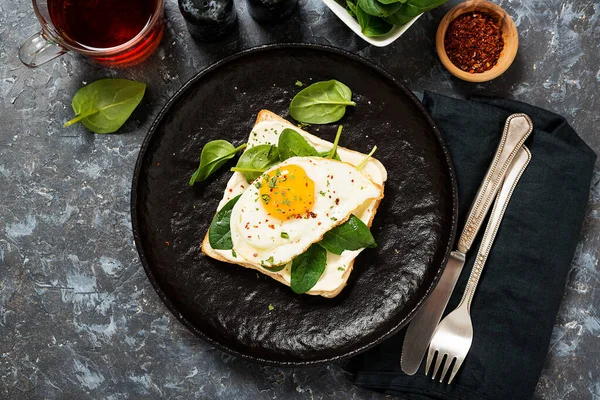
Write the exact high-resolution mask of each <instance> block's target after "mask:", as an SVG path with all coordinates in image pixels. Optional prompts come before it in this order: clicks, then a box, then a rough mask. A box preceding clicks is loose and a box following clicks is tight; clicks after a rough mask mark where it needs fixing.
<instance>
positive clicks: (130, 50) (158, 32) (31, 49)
mask: <svg viewBox="0 0 600 400" xmlns="http://www.w3.org/2000/svg"><path fill="white" fill-rule="evenodd" d="M49 1H53V0H33V9H34V10H35V14H36V16H37V18H38V20H39V21H40V24H41V25H42V30H41V31H40V32H38V33H36V34H35V35H33V36H31V37H30V38H29V39H27V40H26V41H25V43H23V44H22V45H21V48H20V49H19V59H20V60H21V62H22V63H23V64H25V65H26V66H28V67H30V68H35V67H37V66H39V65H42V64H44V63H46V62H48V61H50V60H52V59H54V58H56V57H59V56H61V55H63V54H65V53H66V52H67V51H74V52H76V53H79V54H81V55H83V56H85V57H88V58H90V59H91V60H94V61H95V62H97V63H98V64H101V65H104V66H108V67H129V66H132V65H135V64H139V63H140V62H142V61H144V60H145V59H146V58H148V57H149V56H150V54H152V53H153V52H154V50H156V48H157V47H158V44H159V43H160V40H161V39H162V36H163V30H164V0H155V3H156V7H155V10H154V12H153V13H152V16H151V18H150V21H149V22H148V23H147V24H146V26H145V27H144V28H143V29H142V30H141V31H140V32H139V33H138V34H137V35H136V36H135V37H133V38H132V39H130V40H129V41H127V42H125V43H123V44H121V45H118V46H115V47H107V48H93V47H86V46H84V45H82V44H80V43H77V42H75V41H74V40H71V39H69V38H68V37H66V36H65V35H64V34H62V33H61V32H60V31H59V30H58V29H57V28H56V26H55V25H54V24H53V23H52V19H51V18H50V11H49V9H48V2H49ZM124 1H127V0H124Z"/></svg>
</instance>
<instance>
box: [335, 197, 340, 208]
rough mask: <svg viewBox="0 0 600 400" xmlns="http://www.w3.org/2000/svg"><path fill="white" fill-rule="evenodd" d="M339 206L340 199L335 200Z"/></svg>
mask: <svg viewBox="0 0 600 400" xmlns="http://www.w3.org/2000/svg"><path fill="white" fill-rule="evenodd" d="M338 204H340V199H339V198H338V199H335V205H336V206H337V205H338Z"/></svg>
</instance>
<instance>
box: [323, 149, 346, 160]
mask: <svg viewBox="0 0 600 400" xmlns="http://www.w3.org/2000/svg"><path fill="white" fill-rule="evenodd" d="M329 153H331V151H321V152H319V157H323V158H329ZM332 160H338V161H342V159H341V158H340V156H339V155H338V153H337V151H336V152H335V154H334V155H333V158H332Z"/></svg>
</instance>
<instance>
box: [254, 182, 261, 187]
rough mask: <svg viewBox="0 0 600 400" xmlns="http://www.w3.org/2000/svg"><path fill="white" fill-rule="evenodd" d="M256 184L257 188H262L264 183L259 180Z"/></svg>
mask: <svg viewBox="0 0 600 400" xmlns="http://www.w3.org/2000/svg"><path fill="white" fill-rule="evenodd" d="M254 186H256V188H257V189H260V188H261V187H262V183H260V182H259V181H257V182H256V183H255V184H254Z"/></svg>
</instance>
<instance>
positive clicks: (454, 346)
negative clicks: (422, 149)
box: [425, 146, 531, 384]
mask: <svg viewBox="0 0 600 400" xmlns="http://www.w3.org/2000/svg"><path fill="white" fill-rule="evenodd" d="M530 159H531V153H530V152H529V149H527V148H526V147H525V146H523V147H522V148H521V150H519V152H518V153H517V155H516V157H515V159H514V161H513V163H512V164H511V166H510V168H509V170H508V172H507V174H506V178H505V179H504V183H503V184H502V188H501V189H500V193H499V194H498V197H497V199H496V202H495V203H494V208H493V209H492V214H491V216H490V220H489V222H488V225H487V227H486V229H485V233H484V235H483V239H482V241H481V246H480V247H479V251H478V253H477V258H476V259H475V264H474V265H473V270H472V271H471V275H470V276H469V280H468V282H467V287H466V288H465V292H464V294H463V297H462V299H461V301H460V304H459V305H458V307H456V309H455V310H454V311H452V312H451V313H450V314H448V315H447V316H446V317H445V318H444V319H443V320H442V321H441V322H440V324H439V325H438V326H437V328H436V330H435V332H434V334H433V338H432V339H431V344H430V346H429V353H428V354H427V364H426V366H425V374H428V373H429V371H430V367H431V363H432V361H433V359H434V356H436V355H437V357H436V361H435V367H434V369H433V373H432V374H431V379H435V377H436V376H437V373H438V371H439V369H440V366H441V365H442V363H443V362H444V360H445V362H444V367H443V369H442V373H441V375H440V382H443V381H444V377H445V376H446V374H447V373H448V370H449V368H450V366H451V365H453V367H452V372H451V374H450V379H448V384H450V383H451V382H452V380H453V379H454V377H455V376H456V373H457V372H458V370H459V369H460V367H461V365H462V363H463V361H464V360H465V357H466V356H467V354H468V353H469V349H470V348H471V343H472V342H473V324H472V323H471V302H472V301H473V295H474V294H475V290H476V289H477V284H478V283H479V278H480V277H481V273H482V271H483V266H484V265H485V262H486V260H487V257H488V255H489V253H490V249H491V247H492V244H493V242H494V239H495V238H496V233H497V232H498V228H499V227H500V223H501V222H502V217H503V216H504V211H505V210H506V206H507V205H508V202H509V200H510V197H511V196H512V193H513V191H514V189H515V186H516V185H517V182H518V181H519V179H520V178H521V175H522V174H523V171H525V168H527V164H529V160H530Z"/></svg>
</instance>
